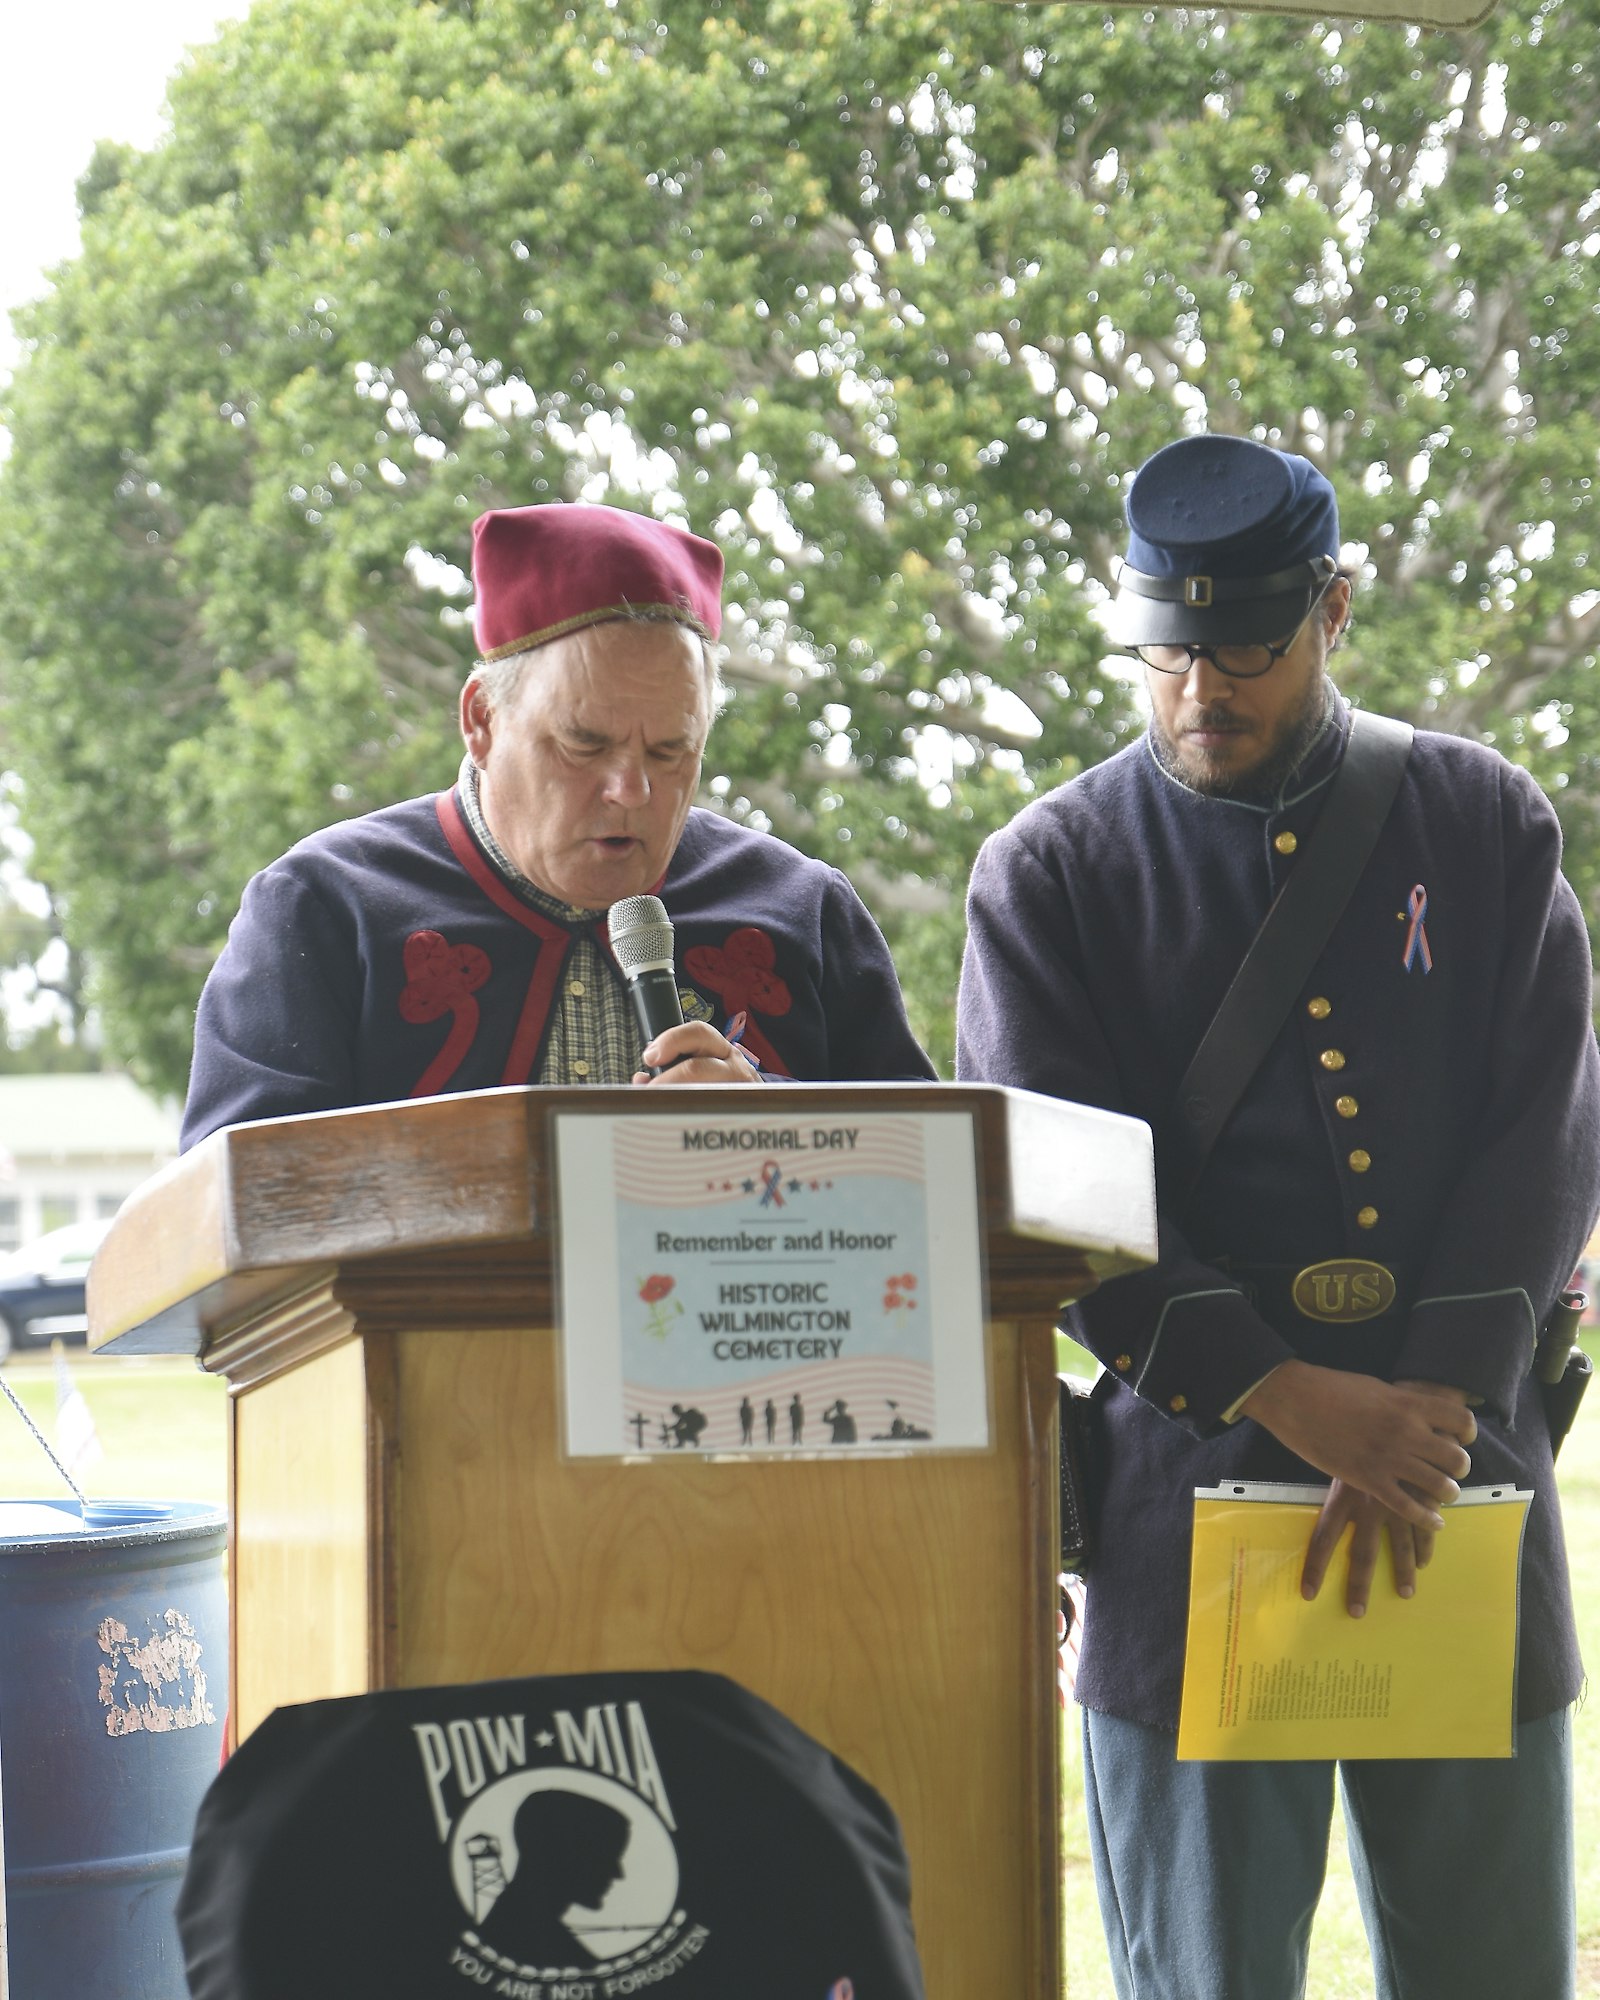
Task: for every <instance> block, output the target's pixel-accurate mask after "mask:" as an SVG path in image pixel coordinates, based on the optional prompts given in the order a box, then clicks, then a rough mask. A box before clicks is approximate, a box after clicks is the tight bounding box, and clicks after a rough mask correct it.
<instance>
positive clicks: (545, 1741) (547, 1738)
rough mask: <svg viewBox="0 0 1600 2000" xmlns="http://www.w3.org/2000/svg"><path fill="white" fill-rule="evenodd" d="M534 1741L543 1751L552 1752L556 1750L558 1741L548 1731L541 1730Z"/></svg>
mask: <svg viewBox="0 0 1600 2000" xmlns="http://www.w3.org/2000/svg"><path fill="white" fill-rule="evenodd" d="M533 1740H534V1742H535V1743H537V1744H538V1746H539V1748H540V1749H541V1750H550V1749H553V1748H554V1746H555V1740H556V1739H555V1738H554V1737H553V1736H552V1735H551V1734H550V1732H549V1730H548V1729H541V1730H540V1731H539V1733H538V1735H537V1736H536V1737H535V1738H534V1739H533Z"/></svg>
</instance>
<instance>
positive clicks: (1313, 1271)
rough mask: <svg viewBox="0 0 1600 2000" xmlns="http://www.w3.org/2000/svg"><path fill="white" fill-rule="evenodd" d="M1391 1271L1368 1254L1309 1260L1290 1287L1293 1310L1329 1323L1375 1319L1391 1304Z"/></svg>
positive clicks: (1330, 1324)
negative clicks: (1311, 1261) (1321, 1260)
mask: <svg viewBox="0 0 1600 2000" xmlns="http://www.w3.org/2000/svg"><path fill="white" fill-rule="evenodd" d="M1394 1294H1395V1283H1394V1273H1393V1272H1392V1271H1391V1270H1389V1269H1388V1267H1387V1266H1386V1265H1383V1264H1374V1263H1373V1262H1372V1261H1371V1259H1370V1258H1367V1257H1329V1258H1327V1259H1326V1260H1325V1261H1324V1262H1323V1263H1321V1264H1308V1265H1307V1266H1306V1267H1305V1269H1304V1270H1303V1271H1301V1272H1299V1273H1297V1274H1296V1277H1295V1281H1294V1283H1293V1285H1292V1286H1291V1287H1290V1296H1291V1297H1292V1298H1293V1300H1294V1303H1295V1307H1296V1310H1297V1311H1299V1312H1300V1313H1301V1315H1302V1316H1303V1317H1304V1318H1306V1319H1316V1320H1321V1321H1322V1322H1323V1323H1324V1324H1325V1325H1328V1326H1354V1325H1355V1324H1356V1323H1357V1321H1358V1320H1364V1319H1376V1318H1377V1317H1378V1315H1379V1313H1382V1312H1387V1311H1388V1310H1389V1308H1390V1306H1392V1305H1393V1304H1394Z"/></svg>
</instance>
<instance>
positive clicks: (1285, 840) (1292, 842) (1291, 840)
mask: <svg viewBox="0 0 1600 2000" xmlns="http://www.w3.org/2000/svg"><path fill="white" fill-rule="evenodd" d="M1272 844H1273V846H1274V847H1275V848H1276V849H1277V850H1278V852H1279V853H1280V854H1293V852H1294V851H1295V849H1296V848H1297V847H1298V846H1299V845H1300V843H1299V841H1298V840H1296V838H1295V837H1294V835H1293V834H1292V833H1280V834H1279V835H1278V837H1277V839H1276V840H1274V841H1273V843H1272Z"/></svg>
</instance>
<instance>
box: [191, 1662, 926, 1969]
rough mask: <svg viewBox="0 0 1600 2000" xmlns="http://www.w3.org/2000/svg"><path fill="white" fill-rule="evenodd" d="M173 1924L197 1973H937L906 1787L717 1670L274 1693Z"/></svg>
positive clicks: (215, 1791) (223, 1793)
mask: <svg viewBox="0 0 1600 2000" xmlns="http://www.w3.org/2000/svg"><path fill="white" fill-rule="evenodd" d="M178 1929H179V1934H180V1936H181V1938H182V1941H183V1949H184V1963H185V1967H186V1970H187V1972H188V1977H189V1985H190V1991H191V1993H192V1994H193V1996H194V2000H285V1996H286V1995H290V1994H292V1995H294V1996H295V2000H334V1996H338V2000H466V1996H468V1995H472V1994H487V1995H491V1996H504V2000H617V1996H626V1995H634V1994H651V1995H658V1996H660V2000H750V1996H751V1995H752V1994H755V1993H759V1994H761V1995H763V1996H764V2000H923V1986H922V1974H921V1971H920V1968H919V1966H918V1962H917V1953H916V1945H915V1941H914V1939H913V1936H912V1929H911V1916H910V1882H909V1876H908V1871H907V1867H906V1861H905V1854H904V1850H903V1849H902V1847H901V1844H900V1833H899V1828H898V1826H897V1824H896V1822H895V1818H894V1815H893V1813H892V1812H891V1811H890V1809H889V1807H888V1806H887V1805H886V1804H885V1803H884V1801H883V1800H882V1799H881V1798H880V1797H879V1796H878V1795H877V1793H876V1792H874V1791H873V1790H872V1789H871V1788H870V1787H869V1786H867V1785H866V1784H864V1783H863V1782H862V1780H861V1779H860V1778H858V1777H857V1776H856V1775H855V1773H854V1772H853V1771H851V1770H850V1769H849V1767H848V1766H847V1765H845V1764H843V1763H841V1762H840V1761H839V1760H838V1759H837V1758H836V1757H833V1756H831V1755H830V1754H829V1753H828V1752H827V1751H826V1750H824V1749H823V1747H822V1746H821V1745H820V1744H819V1743H816V1742H814V1741H813V1740H812V1738H810V1737H809V1736H807V1735H805V1734H804V1733H803V1732H802V1731H801V1730H799V1729H797V1728H796V1727H795V1726H794V1724H793V1723H791V1722H790V1721H788V1719H787V1718H786V1717H784V1716H783V1715H781V1714H780V1713H779V1712H778V1711H777V1710H776V1709H775V1708H772V1707H770V1706H768V1704H767V1703H765V1702H763V1701H760V1700H758V1699H757V1697H756V1696H754V1695H752V1694H749V1693H748V1692H746V1690H745V1689H743V1688H741V1687H739V1686H737V1685H736V1684H735V1683H734V1682H732V1681H729V1680H725V1679H723V1678H721V1677H720V1676H718V1675H715V1674H695V1673H661V1674H649V1673H633V1674H581V1675H570V1676H550V1677H546V1678H540V1679H534V1680H517V1681H490V1682H485V1683H481V1684H479V1685H476V1686H467V1687H448V1688H424V1689H405V1690H396V1691H392V1692H388V1693H383V1694H374V1695H361V1696H356V1697H354V1698H352V1699H349V1700H343V1701H322V1702H311V1703H307V1704H304V1705H303V1706H299V1707H293V1708H280V1709H278V1710H276V1711H275V1712H274V1713H273V1714H272V1715H270V1716H269V1717H268V1718H267V1720H266V1721H265V1722H264V1723H263V1724H262V1725H261V1727H260V1728H259V1729H257V1730H256V1731H255V1732H254V1734H252V1735H251V1736H249V1737H247V1738H246V1740H245V1742H244V1743H243V1744H242V1745H241V1747H240V1749H239V1750H238V1752H237V1753H236V1754H235V1755H234V1756H233V1757H232V1758H231V1759H230V1760H229V1762H228V1763H227V1764H226V1765H224V1767H223V1769H222V1772H221V1774H220V1775H219V1776H218V1777H217V1779H216V1780H215V1782H214V1783H213V1785H212V1787H211V1789H210V1791H209V1792H208V1793H207V1795H206V1798H205V1800H204V1802H203V1803H202V1805H201V1808H200V1816H199V1820H198V1822H197V1824H196V1827H195V1837H194V1845H193V1848H192V1850H191V1853H190V1859H189V1868H188V1873H187V1875H186V1876H185V1878H184V1884H183V1890H182V1893H181V1895H180V1898H179V1903H178Z"/></svg>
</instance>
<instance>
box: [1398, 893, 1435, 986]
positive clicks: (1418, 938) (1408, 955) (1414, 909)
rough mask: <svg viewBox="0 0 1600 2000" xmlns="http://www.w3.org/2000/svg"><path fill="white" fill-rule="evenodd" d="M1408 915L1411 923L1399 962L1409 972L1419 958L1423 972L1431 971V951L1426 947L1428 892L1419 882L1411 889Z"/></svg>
mask: <svg viewBox="0 0 1600 2000" xmlns="http://www.w3.org/2000/svg"><path fill="white" fill-rule="evenodd" d="M1410 915H1411V923H1410V926H1409V928H1408V929H1407V931H1406V948H1405V952H1404V954H1403V957H1402V960H1401V962H1402V964H1403V965H1404V966H1405V969H1406V971H1407V972H1409V971H1410V970H1411V968H1412V967H1413V966H1414V965H1415V964H1416V962H1417V960H1418V959H1419V958H1420V959H1421V960H1422V970H1423V971H1424V973H1428V972H1432V970H1433V953H1432V952H1431V951H1430V950H1429V949H1428V931H1427V925H1426V921H1425V920H1426V918H1427V915H1428V892H1427V890H1426V889H1424V888H1423V886H1422V884H1421V883H1420V882H1419V883H1418V884H1417V885H1416V887H1415V888H1414V889H1413V890H1412V891H1411V900H1410Z"/></svg>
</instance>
